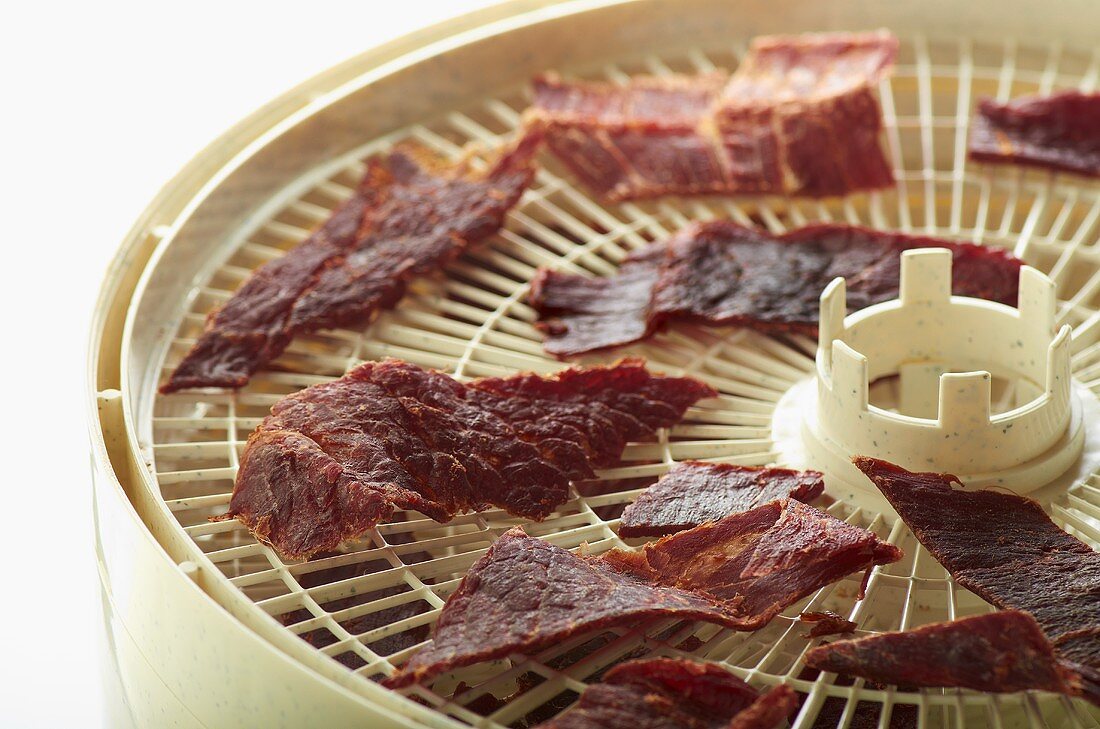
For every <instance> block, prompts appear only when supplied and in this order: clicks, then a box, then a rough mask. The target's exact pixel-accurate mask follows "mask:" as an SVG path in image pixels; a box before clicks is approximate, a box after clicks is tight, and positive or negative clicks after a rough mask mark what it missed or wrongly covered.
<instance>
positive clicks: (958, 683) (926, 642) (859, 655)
mask: <svg viewBox="0 0 1100 729" xmlns="http://www.w3.org/2000/svg"><path fill="white" fill-rule="evenodd" d="M806 665H807V666H809V667H810V668H816V669H818V670H821V671H831V672H832V673H840V674H845V675H848V676H858V677H861V678H865V679H868V680H871V681H875V682H878V683H887V684H906V685H910V686H918V687H921V686H926V687H948V688H969V689H975V690H977V691H990V692H995V693H1010V692H1013V691H1026V690H1031V689H1038V690H1043V691H1053V692H1055V693H1062V694H1068V695H1071V696H1072V695H1078V694H1080V693H1081V686H1080V682H1081V678H1080V676H1078V675H1077V673H1076V672H1075V671H1074V670H1073V669H1072V668H1070V667H1068V666H1066V665H1064V664H1063V663H1062V662H1061V661H1060V660H1059V658H1058V657H1057V656H1056V655H1055V652H1054V648H1053V646H1051V644H1050V641H1048V640H1047V637H1046V635H1044V634H1043V630H1042V628H1040V627H1039V624H1038V623H1036V622H1035V618H1033V617H1031V616H1030V615H1029V614H1027V613H1024V612H1020V611H1018V610H1007V611H1002V612H995V613H989V614H986V615H975V616H972V617H968V618H963V619H961V620H953V621H949V622H944V623H933V624H931V625H923V626H921V627H919V628H917V629H915V630H908V631H904V632H894V633H880V634H878V635H871V636H867V637H865V638H859V639H856V640H842V641H837V642H835V643H829V644H828V645H822V646H818V647H817V648H814V649H812V650H810V651H809V652H808V653H806Z"/></svg>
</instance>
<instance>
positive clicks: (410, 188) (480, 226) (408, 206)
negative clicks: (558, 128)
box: [161, 135, 541, 392]
mask: <svg viewBox="0 0 1100 729" xmlns="http://www.w3.org/2000/svg"><path fill="white" fill-rule="evenodd" d="M540 141H541V140H540V139H539V137H538V136H537V135H527V136H525V137H524V138H523V139H521V140H520V141H519V142H517V143H516V144H515V145H513V146H512V147H509V148H507V149H505V150H503V151H501V152H500V153H499V154H498V155H497V158H496V159H495V160H494V161H492V163H491V164H490V165H489V166H488V168H487V169H486V170H485V171H475V170H473V169H472V168H471V167H470V166H469V165H468V164H467V163H466V162H460V163H458V164H452V163H450V162H447V161H445V160H442V159H440V158H438V157H436V156H435V155H434V154H432V153H429V152H427V151H426V150H423V149H420V148H414V147H409V146H406V147H399V148H398V149H396V150H394V151H393V152H390V153H389V154H386V155H381V156H378V157H375V158H372V159H371V160H369V161H368V163H367V171H366V174H365V175H364V177H363V180H362V182H361V183H360V185H359V188H358V189H357V190H356V191H355V193H354V194H353V195H352V197H351V199H350V200H348V201H347V202H346V203H344V204H343V205H342V206H340V208H338V209H337V211H336V212H335V213H334V214H333V216H332V217H331V218H330V219H329V220H328V221H326V222H325V223H324V224H323V225H322V226H321V227H320V228H319V229H318V230H317V231H315V232H314V233H313V234H312V235H311V236H310V237H309V238H307V239H306V240H305V241H303V242H302V243H301V244H299V245H298V246H296V247H295V248H293V249H291V250H290V251H288V252H287V253H286V254H285V255H284V256H283V257H282V258H279V259H276V260H274V261H271V262H270V263H267V264H264V265H263V266H260V267H259V268H258V269H256V271H254V272H253V274H252V275H251V276H250V277H249V278H248V279H247V280H246V281H245V282H244V284H243V285H242V286H241V287H240V288H239V289H238V290H237V291H236V293H234V295H233V297H232V298H231V299H230V300H229V301H228V302H226V303H225V304H224V305H223V306H222V307H220V308H218V309H216V310H214V311H213V312H211V313H210V314H209V315H208V316H207V320H206V329H205V331H204V332H203V334H202V335H201V336H200V337H199V340H198V341H197V342H196V343H195V345H194V346H193V347H192V349H191V351H190V352H188V353H187V355H186V356H185V357H184V358H183V361H182V362H180V364H179V365H178V366H177V367H176V370H175V371H174V372H173V373H172V375H171V377H170V378H169V380H168V381H167V382H166V383H164V384H163V385H162V386H161V392H175V391H177V390H184V389H189V388H194V387H243V386H244V385H245V384H247V383H248V380H249V378H251V376H252V375H253V373H255V372H256V370H258V369H259V368H261V367H263V366H264V365H266V364H267V363H268V362H270V361H271V360H272V359H274V358H275V357H278V356H279V354H281V353H282V352H283V350H284V349H285V348H286V346H287V345H288V344H289V343H290V341H291V340H292V339H293V338H294V337H295V336H297V335H299V334H303V333H307V332H312V331H316V330H318V329H327V328H332V327H341V326H357V325H361V324H363V323H365V322H367V321H369V320H370V318H371V317H372V316H373V315H374V314H375V313H377V312H378V311H379V310H381V309H388V308H392V307H393V306H394V305H395V304H396V303H397V302H398V301H399V300H400V299H401V297H402V296H404V294H405V287H406V284H407V282H408V281H409V280H410V279H412V278H414V277H417V276H421V275H424V274H427V273H430V272H433V271H436V270H438V269H439V268H440V267H442V266H443V265H444V264H446V263H447V262H449V261H450V260H452V259H454V258H455V257H457V256H458V255H459V254H460V253H462V251H463V250H465V249H466V248H467V247H468V246H470V245H473V244H475V243H478V242H480V241H482V240H484V239H485V238H487V237H489V236H491V235H492V234H494V233H495V232H496V231H497V230H498V229H499V228H500V226H501V225H502V223H503V221H504V216H505V214H506V213H507V212H508V211H509V210H510V209H511V208H512V206H514V205H515V204H516V202H517V201H518V200H519V198H520V196H521V195H522V194H523V191H524V190H525V189H526V188H527V186H528V185H529V184H530V182H531V179H532V178H533V175H534V155H535V152H536V151H537V148H538V146H539V143H540Z"/></svg>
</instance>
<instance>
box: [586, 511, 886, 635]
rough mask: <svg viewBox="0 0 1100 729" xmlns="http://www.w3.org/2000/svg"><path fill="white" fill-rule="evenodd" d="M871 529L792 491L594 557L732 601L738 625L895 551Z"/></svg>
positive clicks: (753, 625)
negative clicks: (628, 548)
mask: <svg viewBox="0 0 1100 729" xmlns="http://www.w3.org/2000/svg"><path fill="white" fill-rule="evenodd" d="M901 557H902V551H901V550H900V549H898V548H897V547H895V546H894V545H892V544H889V543H887V542H884V541H882V540H880V539H879V538H878V537H877V536H875V535H874V534H873V533H872V532H869V531H867V530H866V529H861V528H859V527H856V526H852V525H851V524H847V523H845V522H843V521H840V520H839V519H836V518H835V517H832V516H830V515H828V514H826V513H825V512H823V511H819V510H818V509H815V508H814V507H812V506H808V505H806V504H803V503H801V502H799V501H794V500H793V499H786V500H782V501H773V502H771V503H768V504H764V505H763V506H758V507H756V508H755V509H751V510H749V511H745V512H742V513H740V514H731V515H729V516H727V517H724V518H722V519H720V520H718V521H715V522H707V523H705V524H702V525H700V526H697V527H695V528H694V529H689V530H687V531H682V532H677V533H676V534H673V535H671V536H667V537H664V538H663V539H660V540H658V541H656V542H651V543H649V544H646V545H645V546H643V547H642V548H641V549H639V550H637V551H624V550H612V551H610V552H607V553H605V554H604V555H603V556H602V559H604V560H606V561H609V562H611V563H613V564H614V565H615V566H616V567H617V568H618V569H620V570H621V571H623V572H629V573H632V574H635V575H637V576H639V577H641V578H642V579H645V580H649V581H655V582H661V583H667V584H671V585H675V586H676V587H679V588H682V589H685V590H702V591H705V592H707V593H708V594H711V595H715V596H717V597H719V598H721V599H723V600H726V601H727V602H728V603H732V604H735V605H736V606H737V611H736V614H737V615H738V616H740V617H741V618H742V620H743V621H744V628H743V629H746V630H757V629H759V628H762V627H764V626H765V625H767V624H768V622H770V621H771V620H772V618H774V617H775V616H776V615H778V614H779V613H780V612H781V611H782V610H784V609H785V608H787V607H789V606H790V605H793V604H794V603H796V602H798V601H799V600H801V599H802V598H804V597H806V596H807V595H810V594H812V593H813V592H815V591H817V590H818V589H820V588H822V587H824V586H826V585H830V584H832V583H834V582H836V581H837V580H839V579H841V578H842V577H845V576H846V575H850V574H852V573H853V572H860V571H864V570H869V569H870V568H871V567H873V566H875V565H880V564H889V563H891V562H896V561H897V560H899V559H901Z"/></svg>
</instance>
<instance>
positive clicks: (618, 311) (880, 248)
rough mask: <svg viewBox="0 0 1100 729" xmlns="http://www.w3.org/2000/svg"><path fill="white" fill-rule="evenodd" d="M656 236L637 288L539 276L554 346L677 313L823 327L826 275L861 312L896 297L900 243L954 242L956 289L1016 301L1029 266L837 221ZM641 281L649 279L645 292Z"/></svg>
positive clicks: (724, 321)
mask: <svg viewBox="0 0 1100 729" xmlns="http://www.w3.org/2000/svg"><path fill="white" fill-rule="evenodd" d="M656 245H663V246H664V247H665V248H664V256H658V255H655V253H656V249H655V248H654V247H653V246H650V247H647V248H645V249H642V251H640V252H639V253H637V254H633V255H631V256H629V257H628V258H627V259H626V261H625V262H624V263H623V270H624V271H625V272H626V275H628V276H629V277H630V284H631V285H632V288H631V291H630V294H629V296H627V295H623V291H622V290H623V288H624V287H626V286H627V282H623V283H620V282H619V281H618V276H621V275H623V274H618V275H617V276H615V277H611V278H608V279H590V278H585V277H581V276H577V275H575V274H563V273H544V274H542V276H541V277H540V279H539V281H540V285H539V286H538V287H536V288H534V289H533V290H532V292H531V296H530V303H531V305H532V306H533V307H534V308H535V309H536V310H537V311H538V312H539V315H540V317H541V318H542V321H540V323H539V328H540V329H542V331H543V333H544V334H545V335H546V340H545V343H544V347H545V348H546V351H547V352H549V353H551V354H554V355H557V356H559V357H567V356H572V355H577V354H582V353H586V352H592V351H595V350H600V349H607V348H610V347H617V346H621V345H624V344H629V343H631V342H635V341H638V340H639V339H641V338H644V337H646V336H648V335H649V334H651V333H653V332H654V331H656V330H658V329H660V328H661V327H662V326H664V325H665V324H666V323H668V322H675V321H680V320H683V321H690V322H695V323H699V324H708V325H714V326H720V325H738V326H746V327H751V328H753V329H757V330H759V331H762V332H765V333H776V332H797V333H801V334H807V335H811V336H812V335H816V333H817V320H818V315H819V307H820V297H821V292H822V291H823V290H824V289H825V287H826V286H827V285H828V284H829V282H830V281H832V280H833V279H834V278H837V277H842V278H844V279H845V280H846V282H847V290H848V304H849V308H850V309H851V310H853V311H854V310H856V309H862V308H864V307H867V306H870V305H872V304H877V303H879V302H882V301H887V300H889V299H894V298H897V296H898V287H899V280H900V272H901V258H900V256H901V252H902V251H905V250H909V249H912V248H947V249H949V250H951V251H952V253H953V255H954V262H953V268H952V278H953V285H952V290H953V292H954V293H955V294H956V295H959V296H971V297H975V298H982V299H989V300H991V301H997V302H1000V303H1002V304H1008V305H1010V306H1015V304H1016V297H1017V293H1018V288H1019V274H1020V267H1021V265H1022V263H1021V261H1020V260H1019V259H1017V258H1016V257H1014V256H1013V255H1012V254H1011V253H1009V252H1008V251H1006V250H1004V249H1001V248H990V247H985V246H977V245H974V244H971V243H955V242H952V241H948V240H942V239H939V238H930V237H925V236H914V235H907V234H904V233H890V232H885V231H880V230H872V229H870V228H863V227H859V226H851V225H837V224H819V225H811V226H807V227H805V228H799V229H797V230H794V231H791V232H789V233H786V234H784V235H780V236H772V235H770V234H768V233H766V232H764V231H762V230H759V229H757V228H749V227H745V226H742V225H738V224H736V223H732V222H729V221H714V222H708V223H695V224H692V225H689V226H688V227H686V228H684V229H683V230H681V231H679V232H678V233H676V234H675V235H674V236H673V237H672V238H670V239H669V240H668V241H667V242H665V243H663V244H656ZM646 271H648V274H646V273H645V272H646ZM596 281H601V282H603V283H595V282H596ZM645 281H653V284H652V287H651V289H650V293H649V297H648V299H646V298H645V296H644V291H643V290H642V287H644V286H645V285H646V284H645V283H644V282H645Z"/></svg>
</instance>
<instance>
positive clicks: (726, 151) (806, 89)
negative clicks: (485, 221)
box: [527, 32, 897, 201]
mask: <svg viewBox="0 0 1100 729" xmlns="http://www.w3.org/2000/svg"><path fill="white" fill-rule="evenodd" d="M896 55H897V40H896V39H895V38H894V37H893V36H891V35H890V34H889V33H886V32H878V33H862V34H860V33H837V34H805V35H800V36H774V37H764V38H759V39H757V40H756V41H754V42H753V44H752V46H751V48H750V50H749V53H748V55H747V56H746V58H745V60H744V62H743V63H742V64H741V66H740V67H739V68H738V69H737V72H736V73H735V74H734V75H733V76H732V78H728V79H727V77H726V76H725V75H724V74H722V73H708V74H701V75H697V76H676V75H673V76H668V77H661V78H653V77H644V76H643V77H636V78H634V79H631V81H630V82H629V83H627V84H625V85H615V84H607V83H594V82H567V81H562V80H561V79H559V78H557V77H555V76H546V77H542V78H538V79H536V80H535V82H534V105H533V106H532V108H531V109H530V110H529V112H528V114H527V119H528V123H529V124H530V125H532V126H536V127H538V128H539V129H541V130H542V131H544V132H545V134H546V138H547V142H548V145H549V148H550V150H551V151H552V152H553V153H554V154H555V155H556V156H557V157H558V158H559V159H561V160H562V162H563V163H564V164H565V165H566V166H568V167H569V168H570V170H571V171H572V172H573V173H574V174H575V175H576V176H577V177H578V178H580V179H581V181H582V182H584V183H585V184H586V185H587V186H588V187H589V188H590V189H592V190H593V191H594V192H595V193H596V194H598V195H600V196H601V197H603V198H605V199H607V200H611V201H619V200H629V199H636V198H645V197H654V196H659V195H667V194H677V195H695V194H713V193H724V194H788V195H804V196H814V197H822V196H830V195H844V194H847V193H850V192H853V191H856V190H864V189H874V188H881V187H888V186H890V185H892V184H893V181H894V179H893V174H892V172H891V168H890V164H889V162H888V161H887V159H886V156H885V154H884V153H883V151H882V148H881V145H880V143H879V136H880V132H881V130H882V114H881V111H880V109H879V106H878V101H877V100H876V99H875V96H874V94H873V93H872V91H871V88H870V87H871V85H872V84H874V83H876V82H877V81H878V80H880V79H881V78H883V77H884V76H886V75H887V74H888V73H889V72H890V69H891V68H892V66H893V63H894V58H895V56H896Z"/></svg>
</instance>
